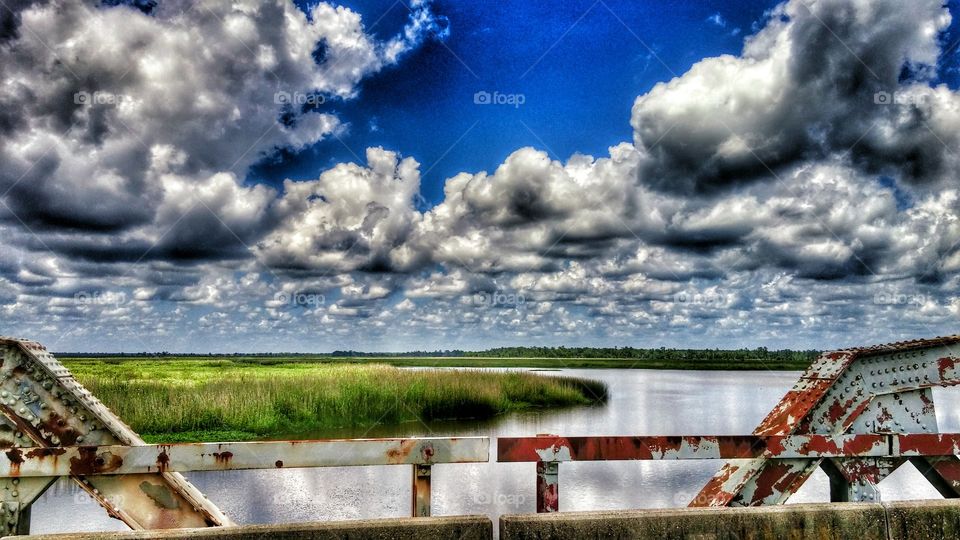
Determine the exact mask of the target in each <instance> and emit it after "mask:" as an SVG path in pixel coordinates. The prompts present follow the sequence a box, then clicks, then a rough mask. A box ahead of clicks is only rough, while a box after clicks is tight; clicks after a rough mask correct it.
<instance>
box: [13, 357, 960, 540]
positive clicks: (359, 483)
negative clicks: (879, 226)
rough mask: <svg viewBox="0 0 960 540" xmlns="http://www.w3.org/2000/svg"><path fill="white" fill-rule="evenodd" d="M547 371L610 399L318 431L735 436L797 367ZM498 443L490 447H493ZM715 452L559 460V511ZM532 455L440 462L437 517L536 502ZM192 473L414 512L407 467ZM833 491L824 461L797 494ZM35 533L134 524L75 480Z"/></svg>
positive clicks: (663, 489) (677, 498)
mask: <svg viewBox="0 0 960 540" xmlns="http://www.w3.org/2000/svg"><path fill="white" fill-rule="evenodd" d="M543 373H544V374H545V375H574V376H580V377H590V378H594V379H599V380H603V381H604V382H606V383H607V384H608V385H609V388H610V400H609V402H608V403H607V404H606V405H604V406H601V407H580V408H572V409H563V410H559V411H543V412H537V413H526V414H515V415H510V416H506V417H504V418H500V419H497V420H495V421H487V422H438V423H431V424H429V425H428V424H422V423H414V424H406V425H402V426H381V427H378V428H376V429H361V430H342V431H338V432H327V433H319V434H316V435H317V436H318V437H319V436H323V437H387V436H437V437H444V436H454V435H459V436H468V435H486V436H490V437H497V436H530V435H536V434H538V433H555V434H560V435H571V436H574V435H684V434H689V435H694V434H704V435H707V434H709V435H739V434H747V433H750V432H751V431H752V430H753V428H754V427H755V426H756V425H757V424H758V423H759V422H760V420H762V419H763V417H764V416H765V415H766V413H767V411H769V410H770V409H771V408H772V407H773V405H774V404H776V403H777V401H779V400H780V398H781V397H782V396H783V394H784V392H785V391H786V390H787V389H788V388H790V386H792V385H793V383H794V381H795V380H796V379H797V376H798V375H799V373H797V372H786V371H769V372H755V371H754V372H730V371H669V370H662V371H651V370H619V369H596V370H587V369H564V370H559V371H549V372H543ZM956 390H958V389H957V388H955V389H935V390H934V396H935V399H936V404H937V418H938V420H939V423H940V430H941V431H944V432H957V431H960V393H958V392H957V391H956ZM495 456H496V451H495V449H493V448H492V449H491V457H493V458H495ZM720 465H721V463H720V462H719V461H699V460H698V461H682V462H681V461H660V462H656V461H637V462H628V461H619V462H590V463H586V462H584V463H565V464H562V465H561V466H560V490H561V491H560V493H561V495H560V509H561V510H606V509H628V508H667V507H680V506H686V504H687V502H689V501H690V500H691V499H692V498H693V496H694V495H695V494H696V493H697V492H698V491H699V489H700V487H701V486H703V484H704V483H705V482H706V481H707V480H708V479H709V478H710V477H711V476H712V475H713V473H714V472H716V470H717V469H718V468H719V467H720ZM534 467H535V465H534V464H532V463H504V464H497V463H492V462H491V463H481V464H464V465H437V466H434V468H433V513H434V515H438V516H440V515H457V514H487V515H490V516H491V517H492V518H493V519H494V520H496V519H497V517H498V516H499V515H500V514H503V513H520V512H534V511H535V502H534ZM187 476H188V477H189V478H190V480H191V481H192V482H193V483H194V484H195V485H196V486H197V487H199V488H200V490H201V491H203V492H204V493H205V494H206V495H207V496H209V497H210V499H211V500H213V501H214V502H215V503H216V504H217V505H219V506H220V508H222V509H223V510H224V511H225V512H226V513H227V514H228V515H229V516H231V517H232V518H233V519H234V520H236V521H237V522H238V523H282V522H296V521H316V520H342V519H360V518H376V517H405V516H408V515H409V513H410V497H411V494H410V477H411V467H409V466H392V467H345V468H328V469H301V470H291V469H282V470H265V471H224V472H206V473H190V474H188V475H187ZM880 491H881V494H882V498H883V500H899V499H920V498H939V494H938V493H937V492H936V491H935V490H934V489H933V488H932V487H931V486H930V485H929V484H928V483H927V482H926V480H924V479H923V477H922V476H920V474H919V473H918V472H917V471H916V469H914V468H913V466H912V465H909V464H907V465H905V466H903V467H901V468H900V469H899V470H898V471H897V472H896V473H895V474H894V475H892V476H891V477H890V478H888V479H886V480H884V481H883V482H881V484H880ZM827 500H829V489H828V481H827V478H826V476H825V475H824V474H823V473H822V472H820V471H818V472H817V473H816V474H815V475H814V476H813V477H812V478H811V479H810V480H808V482H807V483H806V484H805V485H804V487H803V488H802V489H801V491H800V492H798V493H797V494H796V495H795V496H794V497H792V498H791V501H790V502H792V503H797V502H817V501H827ZM33 508H34V509H33V523H32V532H35V533H50V532H69V531H78V532H79V531H106V530H124V529H125V528H126V527H125V526H124V525H123V524H121V523H120V522H118V521H116V520H112V519H110V518H108V517H107V516H106V515H105V514H104V512H103V511H102V510H101V509H100V508H99V507H98V506H96V505H95V504H94V503H93V502H92V501H90V500H89V499H88V498H87V497H86V495H84V494H83V493H82V492H80V491H79V490H78V489H76V488H75V487H73V485H72V484H70V483H69V482H67V481H61V482H58V483H57V484H55V485H54V486H53V487H51V489H50V490H48V492H47V493H46V494H44V496H43V497H42V498H41V499H40V500H39V501H37V503H35V504H34V507H33Z"/></svg>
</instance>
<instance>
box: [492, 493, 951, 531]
mask: <svg viewBox="0 0 960 540" xmlns="http://www.w3.org/2000/svg"><path fill="white" fill-rule="evenodd" d="M500 538H501V539H502V540H521V539H522V540H527V539H529V540H533V539H536V540H548V539H554V538H556V539H561V538H563V539H566V538H597V539H599V538H624V539H626V538H629V539H636V540H646V539H650V540H673V539H677V540H679V539H684V540H741V539H743V540H761V539H762V540H766V539H770V540H780V539H794V540H801V539H804V540H805V539H810V540H813V539H817V540H828V539H829V540H846V539H850V538H857V539H862V540H938V539H942V540H946V539H956V538H960V500H951V501H916V502H895V503H883V504H877V503H840V504H829V503H827V504H803V505H786V506H767V507H757V508H724V509H710V508H680V509H670V510H631V511H611V512H561V513H557V514H524V515H505V516H502V517H501V518H500Z"/></svg>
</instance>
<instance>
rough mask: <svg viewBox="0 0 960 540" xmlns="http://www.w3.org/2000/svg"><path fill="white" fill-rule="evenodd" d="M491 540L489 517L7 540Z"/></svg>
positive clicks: (351, 522)
mask: <svg viewBox="0 0 960 540" xmlns="http://www.w3.org/2000/svg"><path fill="white" fill-rule="evenodd" d="M7 538H9V539H11V540H12V539H18V540H27V539H30V540H168V539H172V538H196V539H203V540H221V539H222V540H263V539H264V538H269V539H271V540H273V539H277V540H320V539H323V540H347V539H349V540H393V539H398V540H430V539H434V538H437V539H441V538H442V539H444V540H446V539H448V538H458V539H461V540H490V539H491V538H493V522H492V521H490V518H488V517H486V516H455V517H429V518H400V519H373V520H361V521H326V522H316V523H295V524H286V525H245V526H242V527H216V528H208V529H173V530H165V531H136V532H119V533H72V534H43V535H28V536H8V537H5V539H4V540H6V539H7Z"/></svg>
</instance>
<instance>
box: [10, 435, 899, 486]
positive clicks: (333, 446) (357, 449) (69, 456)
mask: <svg viewBox="0 0 960 540" xmlns="http://www.w3.org/2000/svg"><path fill="white" fill-rule="evenodd" d="M883 444H884V446H886V444H887V443H886V442H885V441H884V443H883ZM489 451H490V439H488V438H487V437H457V438H422V439H420V438H414V439H351V440H319V441H263V442H236V443H184V444H154V445H143V446H71V447H58V448H34V449H31V450H29V451H23V450H20V449H17V448H12V449H9V450H8V451H6V452H5V453H0V478H2V477H12V478H21V479H26V478H31V477H44V476H91V475H96V476H102V477H106V476H118V475H129V474H136V475H141V474H155V473H158V472H193V471H237V470H249V469H274V468H276V469H282V468H285V469H294V468H304V467H353V466H364V465H417V466H423V467H429V466H430V465H436V464H439V463H485V462H487V461H488V460H489V456H490V453H489Z"/></svg>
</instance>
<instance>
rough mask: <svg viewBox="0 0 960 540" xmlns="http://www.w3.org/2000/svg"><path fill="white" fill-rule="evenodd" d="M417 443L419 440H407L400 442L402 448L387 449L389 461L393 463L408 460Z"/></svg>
mask: <svg viewBox="0 0 960 540" xmlns="http://www.w3.org/2000/svg"><path fill="white" fill-rule="evenodd" d="M416 444H417V441H413V440H406V441H403V442H402V443H400V448H391V449H389V450H387V462H388V463H390V464H393V465H396V464H398V463H404V462H406V460H407V457H408V456H409V455H410V452H412V451H413V448H414V446H416Z"/></svg>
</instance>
